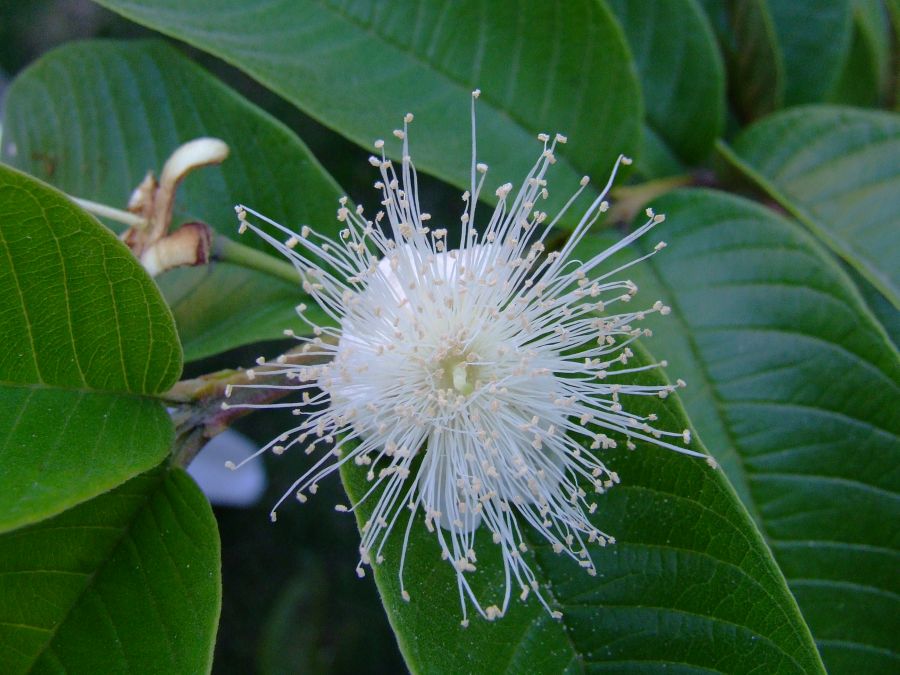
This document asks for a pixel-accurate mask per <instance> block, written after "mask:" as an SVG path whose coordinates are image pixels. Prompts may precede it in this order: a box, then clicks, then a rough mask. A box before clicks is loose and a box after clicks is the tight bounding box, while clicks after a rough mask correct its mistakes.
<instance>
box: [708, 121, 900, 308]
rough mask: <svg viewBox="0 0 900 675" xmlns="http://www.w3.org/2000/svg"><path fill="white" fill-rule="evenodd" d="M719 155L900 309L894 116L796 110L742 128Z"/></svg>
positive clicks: (899, 168)
mask: <svg viewBox="0 0 900 675" xmlns="http://www.w3.org/2000/svg"><path fill="white" fill-rule="evenodd" d="M723 148H724V146H723ZM725 155H726V158H727V159H728V160H729V161H731V162H732V163H733V164H734V165H735V166H736V167H737V168H738V169H739V170H741V171H742V172H744V173H745V174H746V175H747V176H748V177H749V178H750V179H751V180H753V181H754V182H756V183H757V184H758V185H759V186H760V187H761V188H762V189H763V190H765V191H766V192H767V193H768V194H769V196H771V197H772V198H773V199H775V200H777V201H778V202H779V203H780V204H781V205H782V206H783V207H784V208H785V209H787V210H788V211H789V212H790V213H791V214H792V215H794V216H796V217H797V218H798V219H799V220H800V221H801V222H802V223H803V224H804V225H806V226H807V227H809V228H810V229H811V230H812V231H813V232H814V233H815V234H816V235H817V236H818V237H820V238H821V239H822V240H823V241H824V242H825V243H826V244H828V246H830V247H831V248H832V249H833V250H834V251H835V252H836V253H837V254H838V255H840V256H841V257H842V258H844V259H845V260H846V261H847V262H848V263H850V265H852V266H853V267H855V268H856V269H857V270H858V271H859V272H860V274H862V275H863V276H864V277H865V278H866V279H868V280H869V282H871V283H872V284H873V285H874V286H875V287H876V288H877V289H878V290H879V291H881V292H882V293H883V294H884V295H885V296H887V298H888V299H889V300H890V301H891V302H892V303H893V304H894V306H895V307H900V266H898V265H897V260H896V257H897V250H898V249H900V226H898V225H900V220H898V213H900V119H898V117H897V116H896V115H892V114H889V113H883V112H875V111H868V110H857V109H853V108H840V107H834V106H810V107H804V108H797V109H794V110H789V111H786V112H783V113H780V114H779V115H775V116H773V117H770V118H768V119H765V120H762V121H760V122H759V123H757V124H755V125H754V126H753V127H751V128H749V129H747V130H746V131H744V132H743V133H742V134H741V135H740V136H739V137H738V138H737V140H736V141H735V143H734V151H733V153H732V152H729V151H728V150H727V149H726V150H725Z"/></svg>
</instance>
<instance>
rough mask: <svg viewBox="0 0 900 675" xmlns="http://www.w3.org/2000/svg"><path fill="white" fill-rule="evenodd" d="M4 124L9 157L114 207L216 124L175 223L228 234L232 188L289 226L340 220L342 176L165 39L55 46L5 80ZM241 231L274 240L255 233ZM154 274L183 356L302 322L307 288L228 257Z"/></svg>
mask: <svg viewBox="0 0 900 675" xmlns="http://www.w3.org/2000/svg"><path fill="white" fill-rule="evenodd" d="M109 92H119V95H115V96H113V95H110V93H109ZM3 130H4V135H3V138H4V143H3V149H2V150H3V158H4V160H5V161H7V162H10V163H12V164H14V165H15V166H18V167H20V168H22V169H24V170H26V171H29V172H31V173H33V174H35V175H37V176H39V177H42V178H44V179H45V180H47V181H48V182H51V183H53V184H54V185H56V186H58V187H60V188H61V189H63V190H65V191H66V192H68V193H70V194H74V195H77V196H81V197H86V198H89V199H92V200H94V201H99V202H104V203H107V204H111V205H114V206H120V207H124V205H125V203H126V201H127V200H128V196H129V194H130V193H131V190H132V189H134V187H135V186H136V185H137V184H138V183H139V182H140V181H141V179H142V178H143V177H144V174H145V173H146V172H147V170H148V169H151V168H152V169H154V170H156V171H158V170H159V168H160V167H161V166H162V164H163V162H165V160H166V158H167V157H168V155H169V154H170V153H171V152H172V151H173V150H174V149H175V148H176V147H178V145H180V144H181V143H184V142H185V141H188V140H190V139H192V138H196V137H198V136H215V137H218V138H221V139H223V140H224V141H225V142H226V143H228V145H229V147H230V148H231V154H230V156H229V158H228V159H227V160H226V161H225V163H224V164H222V166H221V167H215V168H206V169H202V170H200V171H197V172H195V173H193V174H191V175H190V176H189V177H188V178H187V179H186V180H185V182H184V184H183V185H182V186H181V188H180V190H179V197H178V200H177V202H176V215H175V221H176V223H175V224H176V225H177V224H179V223H181V222H184V221H187V220H200V221H203V222H206V223H208V224H210V225H211V226H212V227H213V228H214V229H216V230H217V231H218V232H221V233H222V234H224V235H225V236H227V237H236V236H237V220H236V219H235V216H234V208H233V207H234V205H235V204H237V203H239V202H243V203H246V204H248V205H257V206H259V208H264V209H265V211H266V213H267V214H268V215H270V216H271V217H272V218H274V219H276V220H278V221H279V222H282V223H286V224H292V225H294V226H297V225H298V224H300V223H310V224H327V225H328V226H329V227H330V226H332V224H333V223H334V214H335V209H336V208H337V199H338V197H339V196H340V193H339V188H338V186H337V185H336V184H335V182H334V180H332V178H331V177H330V176H329V175H328V174H327V173H326V172H325V170H324V169H322V167H321V166H320V165H319V163H318V162H317V161H316V159H315V158H314V157H313V156H312V155H311V154H310V152H309V150H308V149H307V148H306V147H305V146H304V145H303V143H302V142H301V141H300V140H299V139H298V138H297V137H296V136H295V135H294V134H293V133H292V132H291V131H290V130H289V129H287V128H286V127H285V126H284V125H283V124H281V123H280V122H278V121H277V120H275V119H273V118H272V117H270V116H269V115H267V114H266V113H264V112H263V111H262V110H260V109H259V108H257V107H255V106H253V105H252V104H250V103H249V102H247V101H246V100H245V99H243V98H241V97H240V96H238V95H237V94H236V93H235V92H233V91H232V90H230V89H228V88H227V87H225V86H224V85H222V84H221V83H219V82H218V81H217V80H215V79H214V78H213V77H211V76H210V75H209V74H208V73H206V72H205V71H204V70H202V69H200V68H198V67H197V66H196V65H194V64H193V63H192V62H190V61H189V60H188V59H186V58H185V57H183V56H182V55H181V54H179V53H178V52H177V51H176V50H175V49H173V48H171V47H169V46H167V45H165V44H162V43H156V42H144V41H138V42H128V43H117V42H105V41H104V42H85V43H77V44H68V45H65V46H63V47H61V48H59V49H57V50H55V51H53V52H51V53H50V54H48V55H46V56H44V57H43V58H41V59H40V60H39V61H38V62H37V63H35V64H34V65H33V66H31V67H30V68H28V69H27V70H25V71H24V72H23V73H22V74H21V75H19V77H18V78H17V79H16V80H15V82H13V84H12V85H11V86H10V88H9V92H8V95H7V99H6V110H5V119H4V125H3ZM241 243H244V244H246V245H248V246H254V247H257V248H259V249H260V250H262V251H265V252H266V253H269V252H270V247H268V245H267V244H265V243H263V242H262V241H261V240H259V239H258V238H256V237H247V238H244V239H242V240H241ZM157 281H158V282H159V285H160V287H161V288H162V289H163V292H164V294H165V296H166V298H167V299H168V300H169V302H170V303H171V304H172V306H173V311H174V313H175V319H176V321H177V323H178V328H179V333H180V335H181V339H182V342H183V344H184V349H185V354H186V356H187V358H188V359H189V360H193V359H197V358H200V357H203V356H208V355H210V354H213V353H216V352H219V351H223V350H225V349H229V348H231V347H235V346H238V345H241V344H246V343H249V342H254V341H257V340H261V339H270V338H275V337H280V336H281V335H282V331H283V329H285V328H295V329H300V328H302V327H303V325H302V324H300V323H299V320H297V319H296V318H294V323H289V322H290V321H291V319H292V315H293V311H292V310H293V307H294V306H295V305H296V304H297V303H299V302H300V301H301V300H302V292H301V291H300V288H299V282H297V283H296V284H292V283H290V282H289V281H285V280H283V279H276V278H274V277H271V276H269V275H267V274H264V273H262V272H259V271H257V270H251V269H247V268H242V267H239V266H237V265H232V264H226V263H213V265H211V266H210V267H204V268H197V269H189V270H176V271H174V272H172V273H165V274H163V275H161V276H160V277H159V278H158V279H157ZM272 312H276V313H277V314H278V317H279V318H278V319H277V320H273V318H272V314H271V313H272Z"/></svg>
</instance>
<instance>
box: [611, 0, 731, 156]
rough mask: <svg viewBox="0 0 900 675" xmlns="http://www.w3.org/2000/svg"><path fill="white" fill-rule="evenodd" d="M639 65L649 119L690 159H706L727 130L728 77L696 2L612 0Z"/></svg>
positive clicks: (658, 133) (713, 39) (679, 0)
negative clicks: (725, 125)
mask: <svg viewBox="0 0 900 675" xmlns="http://www.w3.org/2000/svg"><path fill="white" fill-rule="evenodd" d="M607 2H608V4H609V5H610V8H611V9H612V10H613V12H615V14H616V18H617V19H618V20H619V23H620V24H621V26H622V28H623V30H624V31H625V37H626V38H627V39H628V44H629V46H630V47H631V51H632V54H634V58H635V61H636V62H637V67H638V73H639V74H640V78H641V86H642V87H643V91H644V101H645V105H646V108H647V120H648V122H649V124H650V125H651V126H652V127H653V129H654V131H655V132H656V135H658V136H659V137H660V138H662V139H664V140H665V141H666V143H668V144H669V145H670V146H671V147H672V148H673V149H674V150H675V152H676V153H677V154H678V156H680V157H681V158H683V159H684V160H685V161H687V162H689V163H696V162H699V161H702V160H703V159H704V158H705V157H706V156H707V155H708V154H709V151H710V150H711V149H712V145H713V141H715V139H716V138H717V137H718V136H719V134H720V133H721V132H722V126H723V124H724V117H725V75H724V72H723V70H724V67H723V65H722V59H721V56H720V55H719V50H718V46H717V45H716V39H715V35H713V32H712V29H711V28H710V26H709V22H708V21H707V19H706V16H705V15H704V14H703V11H702V10H701V9H700V7H699V6H698V4H697V2H696V0H664V1H662V2H628V0H607Z"/></svg>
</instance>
